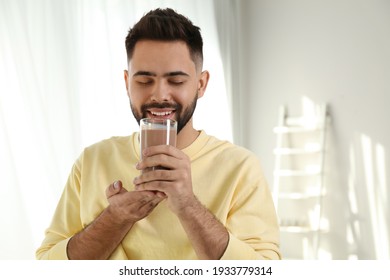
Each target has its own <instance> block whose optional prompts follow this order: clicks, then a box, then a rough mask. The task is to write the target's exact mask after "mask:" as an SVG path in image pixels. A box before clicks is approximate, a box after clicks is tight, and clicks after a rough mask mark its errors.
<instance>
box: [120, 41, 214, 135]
mask: <svg viewBox="0 0 390 280" xmlns="http://www.w3.org/2000/svg"><path fill="white" fill-rule="evenodd" d="M202 75H204V74H203V73H200V70H198V71H197V69H196V67H195V63H194V61H192V60H191V57H190V53H189V50H188V48H187V46H186V44H185V43H184V42H180V41H174V42H163V41H152V40H142V41H139V42H137V44H136V45H135V49H134V53H133V56H132V59H131V60H130V62H129V70H128V71H125V80H126V88H127V94H128V96H129V99H130V106H131V110H132V112H133V115H134V117H135V118H136V120H137V122H138V123H139V122H140V120H141V119H142V118H160V119H161V118H164V119H165V118H166V119H168V118H169V119H173V120H176V121H177V122H178V132H180V131H181V129H182V128H183V127H185V126H186V125H187V124H188V122H189V121H190V120H191V122H190V124H191V125H192V115H193V113H194V110H195V107H196V102H197V99H198V98H199V97H201V96H202V95H203V92H204V89H205V86H204V81H203V80H202ZM206 84H207V82H206Z"/></svg>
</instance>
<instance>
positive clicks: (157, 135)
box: [140, 119, 177, 172]
mask: <svg viewBox="0 0 390 280" xmlns="http://www.w3.org/2000/svg"><path fill="white" fill-rule="evenodd" d="M176 129H177V123H176V122H175V121H173V120H164V119H162V120H161V119H160V120H159V119H142V120H141V122H140V144H141V159H142V154H143V151H144V149H145V148H147V147H150V146H158V145H171V146H174V147H176ZM155 169H164V168H163V167H161V166H155V167H152V168H147V169H144V170H143V171H142V172H146V171H150V170H155Z"/></svg>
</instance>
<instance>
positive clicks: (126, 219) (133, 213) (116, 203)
mask: <svg viewBox="0 0 390 280" xmlns="http://www.w3.org/2000/svg"><path fill="white" fill-rule="evenodd" d="M106 197H107V200H108V202H109V203H110V205H109V206H108V208H107V209H108V211H110V213H111V214H112V215H113V216H114V217H115V220H116V221H120V222H121V223H132V224H134V223H135V222H137V221H139V220H141V219H143V218H145V217H146V216H147V215H149V214H150V212H152V210H153V209H154V208H155V207H156V206H157V205H158V204H159V203H160V202H161V201H162V200H163V199H164V198H165V196H164V195H163V194H162V193H158V192H152V191H131V192H129V191H127V190H126V189H124V188H123V187H122V182H121V181H116V182H115V183H113V184H111V185H110V186H109V187H108V188H107V189H106Z"/></svg>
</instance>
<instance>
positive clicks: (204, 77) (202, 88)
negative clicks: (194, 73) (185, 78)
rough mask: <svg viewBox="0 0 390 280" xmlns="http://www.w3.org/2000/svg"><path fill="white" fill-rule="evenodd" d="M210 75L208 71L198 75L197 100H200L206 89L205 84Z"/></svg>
mask: <svg viewBox="0 0 390 280" xmlns="http://www.w3.org/2000/svg"><path fill="white" fill-rule="evenodd" d="M209 78H210V73H209V71H203V72H202V73H200V77H199V82H198V98H201V97H202V96H203V95H204V93H205V91H206V88H207V84H208V82H209Z"/></svg>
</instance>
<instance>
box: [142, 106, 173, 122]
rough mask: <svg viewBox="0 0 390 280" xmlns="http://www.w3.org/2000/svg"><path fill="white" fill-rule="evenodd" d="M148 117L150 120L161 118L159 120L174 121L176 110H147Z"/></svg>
mask: <svg viewBox="0 0 390 280" xmlns="http://www.w3.org/2000/svg"><path fill="white" fill-rule="evenodd" d="M147 112H148V117H150V118H159V119H173V117H174V115H175V110H174V109H171V108H164V109H160V108H151V109H148V110H147Z"/></svg>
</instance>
